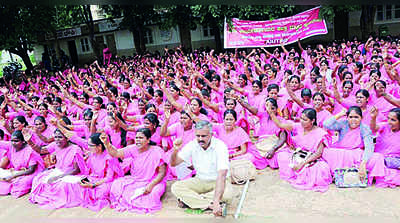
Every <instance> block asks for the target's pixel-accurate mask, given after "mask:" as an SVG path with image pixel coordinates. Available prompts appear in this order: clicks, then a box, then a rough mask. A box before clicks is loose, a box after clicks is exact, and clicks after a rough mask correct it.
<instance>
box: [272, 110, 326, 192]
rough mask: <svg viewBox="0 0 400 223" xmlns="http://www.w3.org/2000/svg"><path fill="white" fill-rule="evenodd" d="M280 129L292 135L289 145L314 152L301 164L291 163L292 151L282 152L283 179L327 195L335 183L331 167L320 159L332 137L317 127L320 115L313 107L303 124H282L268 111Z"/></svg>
mask: <svg viewBox="0 0 400 223" xmlns="http://www.w3.org/2000/svg"><path fill="white" fill-rule="evenodd" d="M267 111H268V113H269V115H270V117H271V119H272V120H273V121H274V122H275V124H276V125H277V126H279V127H280V128H282V129H285V130H286V131H290V132H291V135H292V136H291V138H290V139H289V142H288V143H289V145H290V146H291V147H292V148H299V149H301V150H303V151H306V152H311V155H309V156H307V157H306V158H305V159H303V160H302V161H300V162H292V161H291V160H292V156H293V151H292V150H286V151H281V152H280V153H279V154H278V157H277V158H278V163H279V164H278V165H279V170H280V177H281V178H282V179H284V180H287V181H288V182H289V183H290V184H291V185H292V186H293V187H295V188H297V189H301V190H314V191H318V192H326V191H327V190H328V188H329V184H331V182H332V175H331V172H330V168H329V166H328V164H327V163H326V162H325V161H324V160H323V159H321V158H322V154H323V152H324V148H325V146H326V145H328V141H329V134H328V133H327V132H326V131H325V130H323V129H322V128H319V127H318V125H317V112H316V111H315V109H313V108H307V109H304V110H303V112H302V115H301V118H300V123H294V124H293V123H292V122H287V123H283V122H281V121H280V120H278V119H277V118H276V116H275V113H274V112H272V111H271V110H267Z"/></svg>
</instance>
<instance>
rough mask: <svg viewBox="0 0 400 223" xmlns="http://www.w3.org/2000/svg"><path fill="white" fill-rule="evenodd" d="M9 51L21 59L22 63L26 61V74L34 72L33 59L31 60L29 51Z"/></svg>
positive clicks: (21, 49)
mask: <svg viewBox="0 0 400 223" xmlns="http://www.w3.org/2000/svg"><path fill="white" fill-rule="evenodd" d="M8 51H10V52H11V53H13V54H16V55H18V56H20V57H21V59H22V61H24V64H25V66H26V73H29V72H30V71H31V70H33V64H32V61H31V59H30V58H29V55H28V50H25V49H23V48H20V49H18V50H17V49H8Z"/></svg>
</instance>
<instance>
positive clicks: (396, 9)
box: [394, 5, 400, 19]
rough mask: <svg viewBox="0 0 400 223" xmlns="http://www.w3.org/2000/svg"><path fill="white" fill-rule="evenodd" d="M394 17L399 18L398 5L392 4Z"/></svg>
mask: <svg viewBox="0 0 400 223" xmlns="http://www.w3.org/2000/svg"><path fill="white" fill-rule="evenodd" d="M394 18H395V19H400V5H395V6H394Z"/></svg>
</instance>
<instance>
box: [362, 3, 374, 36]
mask: <svg viewBox="0 0 400 223" xmlns="http://www.w3.org/2000/svg"><path fill="white" fill-rule="evenodd" d="M375 13H376V5H374V6H373V5H362V6H361V17H360V28H361V36H362V39H363V40H366V39H368V36H369V35H371V34H373V32H374V21H375Z"/></svg>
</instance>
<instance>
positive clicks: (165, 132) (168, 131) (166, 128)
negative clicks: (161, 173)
mask: <svg viewBox="0 0 400 223" xmlns="http://www.w3.org/2000/svg"><path fill="white" fill-rule="evenodd" d="M164 116H165V120H164V122H163V124H162V126H161V130H160V135H161V136H162V137H166V138H165V143H166V144H168V145H167V146H166V147H167V149H169V150H168V151H166V152H165V154H164V157H165V160H166V162H167V163H168V173H167V176H166V179H167V180H174V179H177V178H178V179H185V178H186V177H189V176H191V173H192V170H190V169H189V168H188V167H189V166H191V164H188V163H182V164H180V165H178V166H175V167H172V166H170V165H169V160H170V158H171V154H172V152H173V149H170V148H172V142H173V141H174V140H176V139H179V138H180V139H182V145H186V144H187V143H188V142H190V141H191V140H193V139H194V138H195V134H194V128H193V127H194V125H193V120H192V119H191V117H190V115H189V114H187V113H186V112H185V111H182V112H181V117H180V120H179V122H177V123H174V124H172V125H169V120H170V118H171V113H170V111H169V110H165V113H164Z"/></svg>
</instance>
